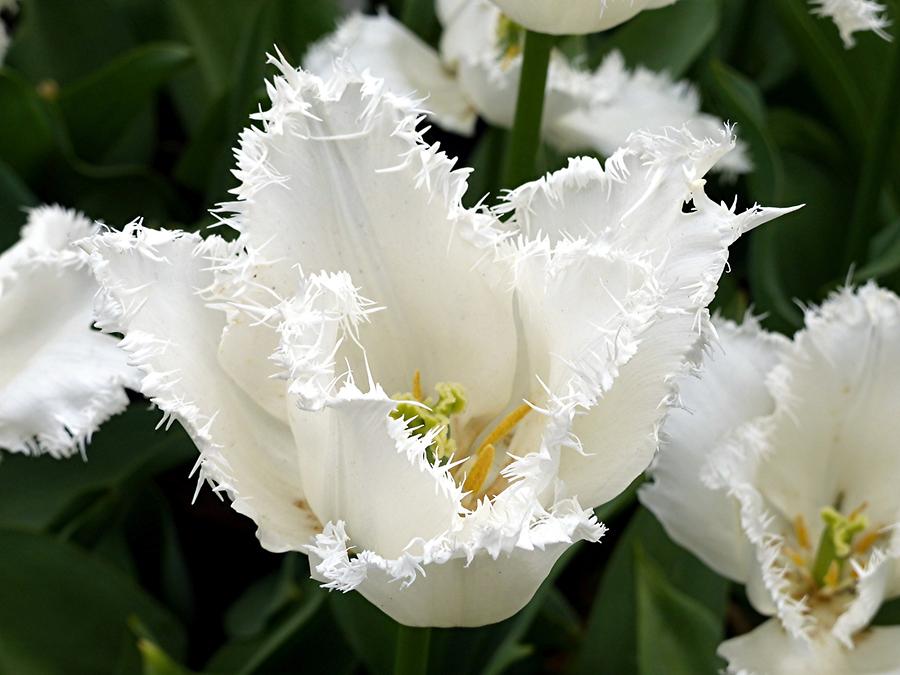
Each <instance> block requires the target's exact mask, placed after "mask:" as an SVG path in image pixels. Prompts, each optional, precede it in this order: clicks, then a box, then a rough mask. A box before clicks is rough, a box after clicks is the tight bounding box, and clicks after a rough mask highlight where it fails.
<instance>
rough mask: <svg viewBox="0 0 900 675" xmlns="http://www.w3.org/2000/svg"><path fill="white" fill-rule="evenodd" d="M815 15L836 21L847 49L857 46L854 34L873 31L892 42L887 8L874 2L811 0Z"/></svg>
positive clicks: (862, 0) (871, 0) (861, 0)
mask: <svg viewBox="0 0 900 675" xmlns="http://www.w3.org/2000/svg"><path fill="white" fill-rule="evenodd" d="M810 2H811V4H812V5H813V13H814V14H817V15H818V16H827V17H830V18H831V20H832V21H834V23H835V25H836V26H837V28H838V31H839V32H840V34H841V40H843V41H844V47H846V48H847V49H849V48H851V47H853V46H854V45H855V44H856V40H855V39H854V38H853V34H854V33H857V32H859V31H872V32H874V33H875V34H876V35H878V36H879V37H881V38H883V39H885V40H890V39H891V38H890V36H889V35H888V33H887V31H886V30H885V29H886V28H887V27H888V26H890V25H891V24H890V21H888V19H887V17H886V16H885V11H886V9H887V8H886V7H885V6H884V5H883V4H881V3H880V2H873V0H810Z"/></svg>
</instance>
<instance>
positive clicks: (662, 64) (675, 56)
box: [591, 0, 719, 77]
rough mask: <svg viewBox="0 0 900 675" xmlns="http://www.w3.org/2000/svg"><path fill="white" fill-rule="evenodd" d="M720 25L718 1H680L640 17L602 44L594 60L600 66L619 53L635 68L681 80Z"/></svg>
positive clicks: (594, 55)
mask: <svg viewBox="0 0 900 675" xmlns="http://www.w3.org/2000/svg"><path fill="white" fill-rule="evenodd" d="M718 25H719V7H718V3H717V2H716V0H680V1H679V2H677V3H675V4H673V5H671V6H669V7H663V8H662V9H655V10H653V11H646V12H641V13H640V14H638V15H637V16H636V17H635V18H633V19H632V20H631V21H628V22H627V23H625V24H624V25H623V26H622V27H621V28H620V29H618V30H617V31H616V32H615V33H614V34H613V36H612V37H611V38H609V39H606V40H603V41H602V43H601V47H600V50H599V51H598V52H597V53H595V54H593V55H592V57H591V60H592V62H593V63H594V64H598V63H599V62H600V60H601V59H602V58H603V56H605V55H606V54H608V53H609V52H611V51H613V50H618V51H620V52H622V55H623V56H624V57H625V60H626V62H627V63H628V64H629V65H630V66H632V67H634V66H639V65H640V66H645V67H647V68H650V69H651V70H656V71H665V72H667V73H669V74H670V75H672V76H673V77H682V76H683V75H684V74H685V72H687V69H688V68H689V67H690V66H691V64H692V63H693V62H694V61H695V60H696V59H697V57H699V56H700V54H701V53H702V52H703V50H704V48H705V47H706V46H707V45H708V44H709V42H710V40H712V38H713V36H714V35H715V33H716V29H717V28H718Z"/></svg>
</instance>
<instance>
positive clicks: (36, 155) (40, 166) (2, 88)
mask: <svg viewBox="0 0 900 675" xmlns="http://www.w3.org/2000/svg"><path fill="white" fill-rule="evenodd" d="M0 110H2V111H3V124H0V148H3V162H4V163H5V164H7V165H8V166H9V167H10V168H12V169H13V171H15V172H16V173H17V174H19V176H21V177H22V178H23V179H24V180H25V181H26V182H31V181H32V180H34V179H36V178H37V177H38V176H39V175H40V174H41V172H42V171H44V169H45V168H46V163H47V161H48V158H49V157H50V155H51V153H52V152H53V146H54V138H53V125H52V121H51V118H50V115H49V113H48V111H47V108H46V105H45V103H44V101H42V100H41V99H40V98H39V97H38V95H37V93H36V92H35V90H34V88H33V87H31V86H30V85H29V84H28V83H27V82H26V81H25V80H24V79H22V78H21V77H20V76H19V75H17V74H16V73H14V72H13V71H11V70H8V69H2V70H0Z"/></svg>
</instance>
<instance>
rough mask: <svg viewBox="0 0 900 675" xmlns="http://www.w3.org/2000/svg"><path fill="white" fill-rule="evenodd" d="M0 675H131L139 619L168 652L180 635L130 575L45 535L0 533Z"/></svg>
mask: <svg viewBox="0 0 900 675" xmlns="http://www.w3.org/2000/svg"><path fill="white" fill-rule="evenodd" d="M0 579H3V583H2V584H0V671H2V672H5V673H29V674H30V675H41V674H44V673H46V674H47V675H50V674H55V673H66V674H67V675H81V674H82V673H83V674H84V675H95V674H96V673H113V672H132V673H133V672H136V671H138V670H139V668H140V656H139V654H138V651H137V648H136V646H135V641H134V637H133V636H132V634H131V632H130V630H129V628H128V620H129V617H132V616H136V617H138V619H139V620H140V621H141V622H142V623H144V624H145V625H146V626H148V628H149V629H150V630H151V631H152V632H153V634H154V635H156V636H157V637H158V638H159V640H160V645H161V646H162V647H163V648H165V649H166V650H167V651H168V652H169V653H172V654H181V653H182V651H183V649H184V634H183V631H182V628H181V626H180V625H179V624H178V622H177V621H176V620H175V618H174V617H173V616H172V615H171V614H169V612H168V611H167V610H165V609H164V608H163V607H161V606H160V605H159V604H157V602H156V601H155V600H153V599H152V598H151V597H150V596H148V595H146V594H145V593H144V592H143V591H142V590H141V589H140V588H138V587H137V586H136V585H135V584H134V582H133V581H132V580H131V579H129V578H128V577H127V576H125V575H124V574H122V573H121V572H119V571H118V570H117V569H115V568H114V567H111V566H110V565H108V564H106V563H104V562H102V561H100V560H98V559H97V558H95V557H91V556H90V555H88V554H86V553H85V552H84V551H82V550H80V549H78V548H76V547H74V546H72V545H70V544H67V543H64V542H61V541H58V540H56V539H53V538H51V537H49V536H47V535H42V534H34V533H27V532H14V531H10V530H0Z"/></svg>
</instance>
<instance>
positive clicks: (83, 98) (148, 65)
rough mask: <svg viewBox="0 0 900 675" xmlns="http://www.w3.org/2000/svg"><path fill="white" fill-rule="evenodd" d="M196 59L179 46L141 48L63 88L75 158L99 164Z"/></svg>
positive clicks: (61, 104)
mask: <svg viewBox="0 0 900 675" xmlns="http://www.w3.org/2000/svg"><path fill="white" fill-rule="evenodd" d="M190 60H191V52H190V49H188V48H187V47H185V46H184V45H180V44H176V43H159V44H148V45H142V46H140V47H138V48H136V49H133V50H131V51H129V52H127V53H125V54H123V55H122V56H120V57H118V58H116V59H115V60H113V61H111V62H110V63H108V64H107V65H105V66H104V67H103V68H102V69H100V70H97V71H95V72H93V73H91V74H90V75H88V76H87V77H84V78H82V79H80V80H78V81H76V82H73V83H72V84H70V85H68V86H65V87H63V88H62V90H61V92H60V96H59V107H60V110H61V111H62V115H63V117H64V119H65V122H66V125H67V127H68V130H69V135H70V138H71V141H72V144H73V146H74V149H75V152H76V154H78V155H79V156H80V157H83V158H84V159H88V160H98V159H101V158H102V157H103V155H104V154H105V153H106V152H107V151H108V150H109V149H110V147H112V145H113V144H114V143H115V142H116V141H117V140H118V139H119V138H121V136H122V134H123V133H124V131H125V130H126V128H127V127H128V125H129V123H131V122H132V121H133V120H134V119H135V118H136V117H137V115H138V114H139V113H140V112H142V111H143V110H145V109H147V108H148V107H149V106H151V104H152V102H153V96H154V95H155V94H156V92H157V91H158V90H159V88H160V86H162V85H163V84H164V83H165V82H167V81H168V80H169V78H171V77H172V76H173V75H174V74H175V73H177V72H178V71H179V70H180V69H181V68H183V67H184V66H185V65H187V64H188V63H189V62H190Z"/></svg>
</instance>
